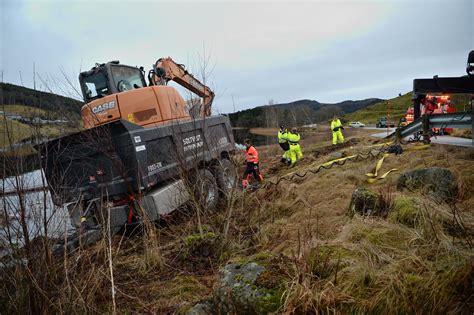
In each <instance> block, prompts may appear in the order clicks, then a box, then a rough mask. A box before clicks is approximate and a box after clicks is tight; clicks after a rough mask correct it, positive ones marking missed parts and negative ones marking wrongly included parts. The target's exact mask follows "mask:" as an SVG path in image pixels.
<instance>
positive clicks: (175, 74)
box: [148, 57, 214, 117]
mask: <svg viewBox="0 0 474 315" xmlns="http://www.w3.org/2000/svg"><path fill="white" fill-rule="evenodd" d="M148 80H149V81H150V85H166V84H167V83H168V82H169V81H174V82H176V83H178V84H179V85H181V86H183V87H185V88H186V89H188V90H189V91H191V92H193V93H195V94H196V95H198V96H199V97H202V98H203V103H202V106H201V110H200V113H201V117H207V116H210V115H211V106H212V101H213V100H214V92H213V91H211V89H210V88H209V87H207V86H206V85H204V84H202V83H201V82H200V81H199V80H197V79H196V78H195V77H194V76H193V75H192V74H190V73H189V72H188V71H187V70H186V68H185V66H184V65H182V64H178V63H176V62H175V61H174V60H173V59H172V58H171V57H167V58H160V59H158V61H157V62H156V63H155V64H154V65H153V70H152V71H150V74H149V76H148Z"/></svg>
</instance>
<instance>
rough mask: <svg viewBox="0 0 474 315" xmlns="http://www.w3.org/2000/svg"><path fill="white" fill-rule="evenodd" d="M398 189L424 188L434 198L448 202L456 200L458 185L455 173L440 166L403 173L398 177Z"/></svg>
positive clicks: (424, 191) (423, 190) (413, 189)
mask: <svg viewBox="0 0 474 315" xmlns="http://www.w3.org/2000/svg"><path fill="white" fill-rule="evenodd" d="M397 189H398V190H403V189H407V190H410V191H415V190H422V192H423V193H428V194H429V195H430V196H432V197H434V199H436V200H438V201H444V202H447V203H450V202H453V201H454V200H456V197H457V194H458V185H457V182H456V179H455V178H454V175H453V173H451V171H450V170H448V169H445V168H440V167H429V168H422V169H417V170H410V171H407V172H405V173H403V174H402V175H401V176H400V177H399V178H398V182H397Z"/></svg>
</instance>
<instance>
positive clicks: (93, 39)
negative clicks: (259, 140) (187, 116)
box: [0, 0, 474, 113]
mask: <svg viewBox="0 0 474 315" xmlns="http://www.w3.org/2000/svg"><path fill="white" fill-rule="evenodd" d="M0 5H1V8H0V11H1V13H0V14H1V25H0V49H1V60H0V70H1V71H2V73H3V81H4V82H9V83H14V84H19V85H21V84H22V85H24V86H27V87H33V63H35V69H36V73H37V76H36V85H37V88H40V89H47V87H46V86H49V88H50V89H52V90H53V91H54V92H57V93H61V94H66V93H67V92H68V91H67V88H65V87H64V86H61V83H60V82H61V81H62V80H61V78H62V74H61V69H63V72H65V73H66V75H67V76H68V77H70V78H71V80H73V81H74V82H76V81H77V76H78V72H79V70H80V69H82V70H85V69H89V68H91V67H92V66H93V65H94V64H95V63H96V62H100V63H102V62H106V61H110V60H120V61H121V63H125V64H130V65H137V66H144V67H145V69H150V68H151V65H152V64H153V63H154V62H155V61H156V59H158V58H160V57H165V56H171V57H172V58H173V59H174V60H176V61H177V62H179V63H184V64H186V65H188V69H189V70H191V72H197V70H198V68H199V65H200V64H202V56H206V57H208V58H209V60H210V66H209V69H211V70H212V74H211V75H210V76H209V78H208V83H209V84H210V85H211V87H212V88H213V89H214V90H215V92H216V94H217V98H216V100H215V102H214V110H215V112H221V113H227V112H232V111H233V109H234V105H235V109H236V110H242V109H245V108H250V107H255V106H259V105H263V104H266V103H268V101H269V100H270V99H273V100H275V101H277V102H280V103H282V102H290V101H294V100H299V99H313V100H317V101H320V102H326V103H329V102H339V101H343V100H347V99H353V100H355V99H364V98H371V97H379V98H391V97H394V96H396V95H398V93H405V92H408V91H410V90H411V88H412V82H413V79H414V78H422V77H432V76H433V75H435V74H438V75H440V76H460V75H463V74H464V71H465V65H466V60H467V55H468V52H469V51H470V50H472V49H474V1H473V0H465V1H463V0H447V1H433V0H425V1H408V0H407V1H350V0H346V1H337V0H331V1H330V0H327V1H311V2H295V1H291V2H290V1H288V2H281V1H280V2H275V1H264V2H258V3H254V2H243V1H241V2H230V1H219V2H200V1H193V2H183V1H175V2H160V1H153V2H152V1H133V2H132V1H97V0H95V1H72V0H69V1H19V0H15V1H10V0H0ZM20 72H21V76H20Z"/></svg>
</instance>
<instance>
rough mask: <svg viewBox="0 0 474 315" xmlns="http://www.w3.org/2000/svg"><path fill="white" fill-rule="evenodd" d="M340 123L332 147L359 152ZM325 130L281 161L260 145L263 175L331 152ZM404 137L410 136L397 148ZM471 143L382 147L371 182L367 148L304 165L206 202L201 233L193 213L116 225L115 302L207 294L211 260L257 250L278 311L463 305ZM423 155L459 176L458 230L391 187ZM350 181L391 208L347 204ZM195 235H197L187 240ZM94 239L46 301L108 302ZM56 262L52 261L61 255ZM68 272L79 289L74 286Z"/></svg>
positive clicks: (171, 300) (151, 302)
mask: <svg viewBox="0 0 474 315" xmlns="http://www.w3.org/2000/svg"><path fill="white" fill-rule="evenodd" d="M345 134H346V138H347V139H351V138H356V137H357V138H358V139H359V140H357V141H356V142H354V143H353V145H352V146H351V147H350V148H349V147H347V148H345V149H342V151H344V152H345V153H346V154H347V155H349V154H353V153H354V152H367V151H368V146H370V145H372V144H373V142H374V140H372V139H369V138H367V137H365V135H366V134H368V131H366V130H347V131H346V133H345ZM329 137H330V133H329V132H321V133H319V134H318V135H315V134H304V135H303V138H304V140H303V142H302V147H303V151H304V154H305V159H304V160H303V161H301V163H299V164H298V166H297V168H296V169H286V168H284V167H282V166H281V165H280V164H279V162H278V160H279V156H280V154H281V152H280V149H279V147H278V146H277V145H271V146H267V147H261V148H259V151H260V155H261V166H262V170H263V172H264V176H265V178H266V180H267V181H275V180H276V179H277V178H278V176H282V175H284V174H288V173H290V172H293V171H298V172H299V173H301V174H302V173H304V172H305V171H306V170H308V169H314V168H315V166H317V165H319V164H320V163H323V162H325V161H328V160H329V159H331V158H330V156H329V155H328V154H327V152H326V153H324V152H325V151H324V150H327V148H326V149H325V148H324V147H325V146H326V147H327V146H328V145H329ZM364 137H365V138H364ZM361 138H362V139H361ZM360 139H361V140H360ZM412 146H415V144H411V145H409V146H405V149H407V148H408V147H412ZM329 147H330V148H329V149H330V150H331V149H332V148H331V146H330V145H329ZM473 153H474V152H473V151H472V150H469V149H463V148H454V147H447V146H432V147H429V148H425V149H424V150H413V151H410V150H406V151H405V152H404V153H403V154H402V155H399V156H395V155H390V156H388V157H386V158H385V161H384V164H383V167H382V169H381V172H385V171H386V170H389V169H392V168H398V169H399V170H400V171H399V172H394V173H391V174H390V175H389V176H388V177H387V178H386V179H385V180H379V181H377V182H375V183H374V184H368V183H367V181H366V180H367V178H366V176H365V174H366V173H368V172H370V171H371V170H372V168H373V166H374V164H375V162H376V160H375V159H369V160H367V161H358V162H350V163H348V164H345V165H343V166H335V167H333V168H332V169H329V170H323V171H321V172H320V173H318V174H311V173H308V175H307V176H306V177H304V178H296V179H294V180H293V181H290V182H287V181H284V182H282V183H281V184H280V185H279V186H277V187H274V186H273V187H270V188H266V189H260V190H258V191H256V192H253V193H245V194H242V193H241V192H240V191H238V192H237V195H236V196H235V199H234V201H235V202H234V203H231V204H230V205H222V206H221V207H220V208H218V209H217V210H216V211H211V212H207V211H205V212H204V213H205V215H203V217H202V220H203V221H202V223H203V229H204V230H205V232H210V233H208V234H206V235H209V236H208V238H207V239H204V240H202V241H201V240H200V238H199V237H197V235H198V233H199V232H198V227H197V222H196V221H197V219H196V216H195V215H193V214H192V213H190V214H189V216H188V217H187V218H184V219H183V218H181V219H179V220H177V221H175V222H174V223H172V224H169V225H167V226H166V227H161V228H159V229H156V230H155V232H156V233H159V237H158V239H157V240H156V242H157V244H155V245H153V246H151V245H150V244H151V243H148V240H147V241H146V242H145V243H144V242H143V238H142V237H140V236H137V237H132V238H129V239H127V238H125V240H124V243H122V240H121V237H120V236H118V237H116V239H115V241H116V243H115V244H116V245H114V246H116V247H115V248H117V250H116V251H115V249H114V252H116V254H114V274H115V285H116V287H117V289H118V290H119V292H126V294H127V295H124V294H122V293H120V294H119V295H118V296H119V298H118V299H117V303H118V305H117V307H118V310H119V312H120V313H132V312H137V311H141V312H143V311H144V310H145V311H147V312H151V313H153V312H155V313H179V314H182V313H184V311H185V310H186V309H187V308H189V307H190V306H191V305H193V304H194V303H197V302H198V301H200V300H201V299H206V298H209V297H210V295H211V294H212V291H213V287H214V286H215V285H216V281H217V278H218V270H219V268H221V267H222V266H224V265H225V264H227V263H229V262H245V261H255V260H257V261H261V260H263V261H267V262H266V263H267V264H268V265H267V266H268V267H269V270H276V273H272V272H269V273H268V274H266V276H265V277H266V278H265V279H266V282H265V283H266V285H268V286H270V287H272V288H274V287H276V286H279V287H278V288H279V289H278V290H281V291H278V290H277V292H284V296H283V299H282V300H279V299H277V301H280V303H281V308H280V312H282V313H283V312H287V313H292V312H294V313H296V314H304V313H314V310H318V311H320V312H330V313H333V312H334V313H341V314H344V313H360V314H362V313H372V314H390V313H393V314H396V313H400V314H402V313H403V314H404V313H425V312H426V313H440V314H442V313H446V312H448V311H451V312H453V313H460V312H461V311H460V309H459V308H462V307H464V311H465V312H467V309H468V307H469V306H468V305H466V304H464V306H463V303H465V302H466V301H467V299H468V298H469V294H472V291H469V290H470V288H472V282H471V280H472V275H473V274H474V273H473V269H472V265H471V262H470V259H471V257H472V249H470V248H469V244H468V243H467V241H468V239H469V238H468V237H470V236H472V235H473V233H474V224H473V223H474V216H473V214H474V213H473V211H474V194H473V189H474V171H473V170H474V159H473V157H474V155H473ZM238 165H241V163H240V162H239V163H238ZM431 166H438V167H445V168H448V169H450V170H451V171H452V172H454V174H455V175H456V176H457V178H458V180H459V186H460V188H461V195H460V200H459V201H458V203H457V207H458V213H457V214H456V216H457V217H458V218H459V217H461V218H463V219H462V220H463V222H464V223H463V224H464V230H459V228H458V227H456V226H455V225H453V221H452V214H450V212H449V211H450V209H449V207H447V206H446V205H443V204H441V205H440V204H434V203H433V201H432V200H430V199H429V198H427V197H426V196H424V195H422V194H417V193H412V192H407V191H403V192H402V191H397V190H396V188H395V187H396V182H397V178H398V177H399V176H400V174H401V172H403V171H405V170H410V169H416V168H420V167H431ZM358 187H367V188H369V189H371V190H373V191H374V192H377V193H379V194H380V195H381V196H383V198H384V200H392V202H393V201H394V206H393V207H391V209H390V213H389V216H388V217H387V218H381V217H361V216H358V215H356V216H355V217H352V218H351V217H350V216H348V215H347V208H348V206H349V201H350V198H351V195H352V193H353V191H354V190H355V189H356V188H358ZM229 209H232V211H233V212H232V215H231V219H230V228H229V234H228V242H226V243H224V247H221V245H222V243H221V241H222V240H223V230H224V226H225V222H226V218H227V217H228V215H229V214H228V212H227V211H228V210H229ZM180 216H185V214H183V213H181V214H180ZM195 240H197V241H198V242H197V243H193V242H194V241H195ZM119 244H121V245H119ZM103 246H104V245H103V243H99V244H96V246H94V247H93V248H91V249H90V250H88V251H84V252H81V253H80V254H79V255H78V256H77V257H78V259H77V260H76V258H74V257H73V259H71V262H74V264H73V263H71V264H72V265H73V266H71V267H70V269H69V274H68V278H67V279H68V281H69V282H67V283H66V282H64V283H62V284H60V288H61V290H59V291H65V292H67V294H64V296H61V295H54V296H53V299H52V301H51V305H53V306H55V307H58V309H59V308H60V307H63V308H65V307H67V306H68V305H70V303H71V300H73V301H76V303H77V305H75V307H77V309H79V310H81V311H83V312H87V311H95V312H109V311H110V310H111V305H112V301H111V298H110V293H109V292H110V283H109V280H108V276H107V275H108V273H107V272H108V263H107V261H106V260H105V261H104V259H102V258H101V257H104V253H105V247H103ZM119 248H120V249H119ZM221 248H222V249H223V251H220V249H221ZM269 257H277V263H276V264H275V265H273V263H272V262H268V259H267V258H269ZM79 258H80V259H79ZM75 264H78V265H77V266H75ZM59 265H60V269H61V268H62V261H60V263H59ZM61 270H62V269H61ZM69 283H73V284H74V285H75V286H77V287H81V288H87V290H85V291H84V292H83V293H80V292H79V291H78V290H73V289H71V287H70V284H69ZM54 292H56V291H54ZM88 297H91V298H88ZM92 297H93V298H92ZM81 301H87V302H81ZM51 307H52V306H51ZM311 311H313V312H311Z"/></svg>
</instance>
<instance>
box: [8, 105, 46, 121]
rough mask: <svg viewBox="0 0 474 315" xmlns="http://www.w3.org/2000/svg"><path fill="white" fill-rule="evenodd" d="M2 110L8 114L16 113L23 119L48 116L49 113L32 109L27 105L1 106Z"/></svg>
mask: <svg viewBox="0 0 474 315" xmlns="http://www.w3.org/2000/svg"><path fill="white" fill-rule="evenodd" d="M0 110H1V111H4V112H7V113H15V114H19V115H22V116H23V117H28V118H31V117H35V116H38V115H43V116H47V114H48V111H47V110H44V109H40V108H35V107H30V106H26V105H1V106H0Z"/></svg>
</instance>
